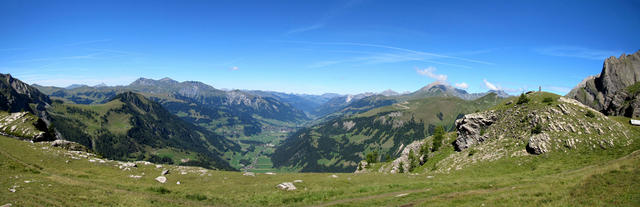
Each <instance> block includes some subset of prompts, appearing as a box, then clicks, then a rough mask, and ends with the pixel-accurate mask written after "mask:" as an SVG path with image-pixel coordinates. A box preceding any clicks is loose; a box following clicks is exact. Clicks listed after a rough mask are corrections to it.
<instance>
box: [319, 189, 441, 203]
mask: <svg viewBox="0 0 640 207" xmlns="http://www.w3.org/2000/svg"><path fill="white" fill-rule="evenodd" d="M430 190H431V188H426V189H415V190H404V191H396V192H390V193H383V194H378V195H370V196H363V197H357V198H348V199H342V200H335V201H331V202H327V203H323V204H320V205H315V206H314V207H322V206H332V205H337V204H343V203H349V202H353V201H362V200H370V199H377V198H385V197H396V196H398V195H401V194H405V196H406V195H408V194H411V193H422V192H427V191H430Z"/></svg>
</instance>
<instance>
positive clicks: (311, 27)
mask: <svg viewBox="0 0 640 207" xmlns="http://www.w3.org/2000/svg"><path fill="white" fill-rule="evenodd" d="M322 27H324V23H321V22H318V23H316V24H313V25H309V26H304V27H298V28H293V29H291V30H289V31H287V33H286V34H287V35H291V34H295V33H301V32H308V31H312V30H316V29H320V28H322Z"/></svg>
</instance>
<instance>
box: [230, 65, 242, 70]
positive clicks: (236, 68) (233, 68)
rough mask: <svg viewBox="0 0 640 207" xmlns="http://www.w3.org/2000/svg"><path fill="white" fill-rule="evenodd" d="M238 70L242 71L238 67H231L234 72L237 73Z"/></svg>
mask: <svg viewBox="0 0 640 207" xmlns="http://www.w3.org/2000/svg"><path fill="white" fill-rule="evenodd" d="M238 69H240V68H238V66H233V67H231V70H233V71H236V70H238Z"/></svg>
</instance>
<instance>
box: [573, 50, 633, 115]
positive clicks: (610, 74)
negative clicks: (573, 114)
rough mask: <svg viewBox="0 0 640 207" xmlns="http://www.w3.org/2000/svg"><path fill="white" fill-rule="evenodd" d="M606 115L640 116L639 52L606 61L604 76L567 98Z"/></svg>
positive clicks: (587, 82)
mask: <svg viewBox="0 0 640 207" xmlns="http://www.w3.org/2000/svg"><path fill="white" fill-rule="evenodd" d="M567 97H570V98H573V99H576V100H578V101H580V102H581V103H583V104H585V105H587V106H590V107H592V108H594V109H596V110H598V111H601V112H602V113H604V114H606V115H619V116H626V117H638V116H640V51H638V52H636V53H634V54H630V55H625V54H622V55H621V56H620V57H619V58H616V57H610V58H607V59H606V60H605V61H604V65H603V66H602V72H601V73H600V74H599V75H596V76H590V77H588V78H586V79H584V80H583V81H582V82H581V83H580V84H578V86H576V87H575V88H574V89H573V90H571V92H569V93H568V94H567Z"/></svg>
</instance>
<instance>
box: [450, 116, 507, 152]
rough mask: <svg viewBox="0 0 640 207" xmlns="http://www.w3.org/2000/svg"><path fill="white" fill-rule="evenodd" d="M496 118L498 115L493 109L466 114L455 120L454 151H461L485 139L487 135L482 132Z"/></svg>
mask: <svg viewBox="0 0 640 207" xmlns="http://www.w3.org/2000/svg"><path fill="white" fill-rule="evenodd" d="M497 120H498V117H497V116H496V115H495V113H494V112H493V111H485V112H481V113H473V114H467V115H465V116H464V117H463V118H461V119H458V120H456V123H455V124H456V130H457V131H458V138H457V139H456V141H455V142H454V143H453V145H454V147H455V149H456V151H462V150H464V149H466V148H469V147H471V146H473V145H476V144H478V143H482V142H484V141H485V140H487V138H488V137H487V136H486V135H484V134H482V132H483V130H484V129H487V128H488V127H489V126H491V125H492V124H493V123H494V122H496V121H497Z"/></svg>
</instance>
